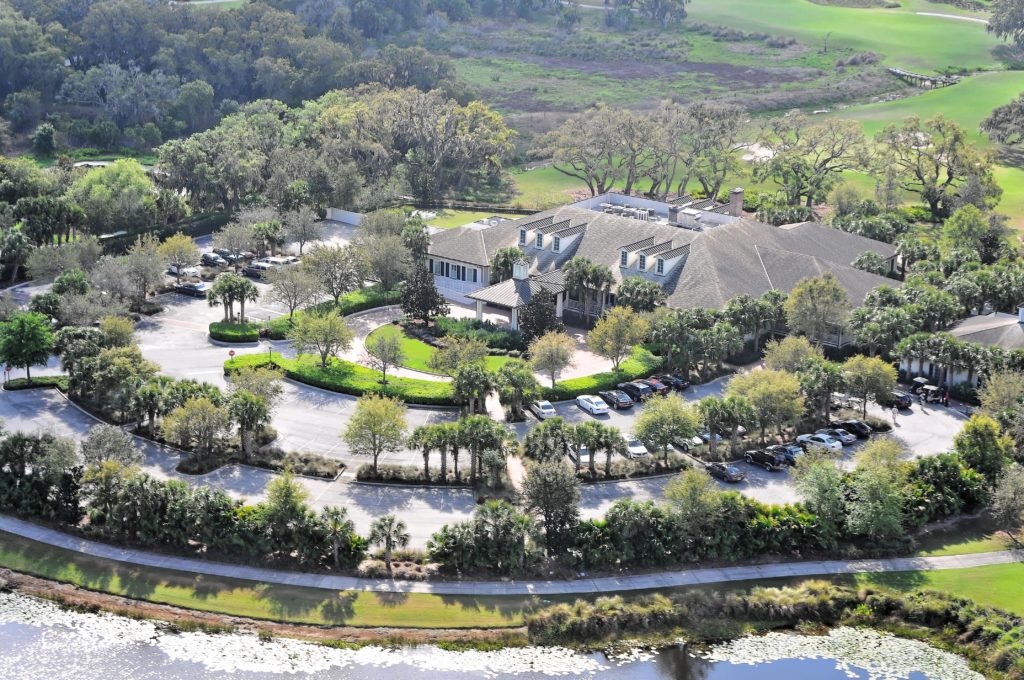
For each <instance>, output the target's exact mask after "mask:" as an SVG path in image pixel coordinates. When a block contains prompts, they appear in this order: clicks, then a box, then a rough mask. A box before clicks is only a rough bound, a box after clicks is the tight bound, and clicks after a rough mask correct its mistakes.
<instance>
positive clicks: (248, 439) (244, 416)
mask: <svg viewBox="0 0 1024 680" xmlns="http://www.w3.org/2000/svg"><path fill="white" fill-rule="evenodd" d="M228 412H229V413H230V414H231V418H232V419H233V420H234V421H235V422H236V423H238V438H239V440H240V441H241V442H242V453H243V454H244V455H246V456H248V455H249V454H250V453H251V449H252V433H253V432H255V431H256V430H258V429H259V428H260V427H262V426H263V425H265V424H266V423H267V421H268V420H269V419H270V409H269V408H267V402H266V401H264V400H263V398H262V397H258V396H256V395H255V394H253V393H252V392H250V391H249V390H237V391H235V392H234V393H232V395H231V399H230V401H229V402H228Z"/></svg>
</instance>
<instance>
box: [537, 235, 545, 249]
mask: <svg viewBox="0 0 1024 680" xmlns="http://www.w3.org/2000/svg"><path fill="white" fill-rule="evenodd" d="M537 247H538V248H543V247H544V234H537Z"/></svg>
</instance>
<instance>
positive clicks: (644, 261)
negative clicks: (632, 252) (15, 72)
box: [638, 253, 647, 271]
mask: <svg viewBox="0 0 1024 680" xmlns="http://www.w3.org/2000/svg"><path fill="white" fill-rule="evenodd" d="M638 266H639V267H640V271H644V270H645V269H647V256H646V255H644V254H643V253H640V262H639V264H638Z"/></svg>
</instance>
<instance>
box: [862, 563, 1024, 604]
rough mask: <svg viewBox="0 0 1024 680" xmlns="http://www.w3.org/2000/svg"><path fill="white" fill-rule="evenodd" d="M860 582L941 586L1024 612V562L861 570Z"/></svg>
mask: <svg viewBox="0 0 1024 680" xmlns="http://www.w3.org/2000/svg"><path fill="white" fill-rule="evenodd" d="M856 581H857V582H859V583H871V584H876V585H883V586H889V587H891V588H896V589H898V590H904V591H911V590H921V589H933V590H941V591H943V592H946V593H950V594H951V595H956V596H958V597H967V598H970V599H972V600H974V601H975V602H978V603H979V604H987V605H990V606H992V607H999V608H1000V609H1005V610H1007V611H1010V612H1013V613H1015V614H1021V615H1024V588H1021V583H1022V582H1024V564H1022V563H1020V562H1014V563H1011V564H994V565H990V566H987V567H971V568H968V569H949V570H942V571H904V572H892V573H884V574H859V575H858V576H857V577H856Z"/></svg>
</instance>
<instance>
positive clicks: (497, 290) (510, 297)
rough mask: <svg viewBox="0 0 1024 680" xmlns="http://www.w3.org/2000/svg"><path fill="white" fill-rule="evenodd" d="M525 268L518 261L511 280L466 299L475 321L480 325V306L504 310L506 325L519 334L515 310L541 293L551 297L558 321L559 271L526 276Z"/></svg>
mask: <svg viewBox="0 0 1024 680" xmlns="http://www.w3.org/2000/svg"><path fill="white" fill-rule="evenodd" d="M528 271H529V270H528V265H527V262H526V261H525V260H521V261H519V262H517V263H516V264H515V266H514V267H513V272H512V278H511V279H508V280H507V281H502V282H501V283H496V284H494V285H493V286H488V287H487V288H481V289H480V290H476V291H473V292H472V293H469V294H467V295H466V297H468V298H469V299H470V300H473V302H474V303H476V318H477V321H483V318H484V306H485V305H489V306H491V307H495V308H497V309H501V310H506V311H507V312H508V314H509V325H510V326H511V327H512V330H514V331H515V330H519V310H520V309H522V308H523V307H525V306H526V305H527V304H528V303H529V302H530V300H531V299H533V296H534V295H536V294H537V293H538V292H540V291H541V290H547V291H550V292H551V293H554V295H555V316H556V317H558V318H559V319H560V318H562V307H563V304H564V298H565V285H564V284H563V283H562V280H561V279H562V274H561V271H554V272H550V273H548V274H541V275H538V276H529V274H528Z"/></svg>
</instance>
